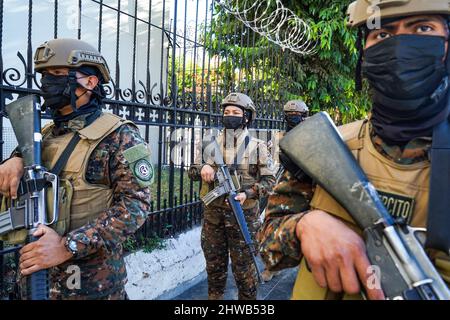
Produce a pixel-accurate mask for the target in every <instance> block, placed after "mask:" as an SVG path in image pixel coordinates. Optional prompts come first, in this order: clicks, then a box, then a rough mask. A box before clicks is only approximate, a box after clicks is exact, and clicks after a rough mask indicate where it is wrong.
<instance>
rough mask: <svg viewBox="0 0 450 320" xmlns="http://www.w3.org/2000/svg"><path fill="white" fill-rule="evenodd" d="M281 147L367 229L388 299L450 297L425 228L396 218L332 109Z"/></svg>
mask: <svg viewBox="0 0 450 320" xmlns="http://www.w3.org/2000/svg"><path fill="white" fill-rule="evenodd" d="M280 147H281V149H282V150H283V152H284V153H285V155H287V156H288V157H289V158H290V159H291V160H292V161H293V162H294V163H295V164H297V165H298V166H299V167H300V168H301V169H302V170H303V171H305V173H306V174H307V175H308V176H310V177H311V178H312V179H313V180H315V181H316V182H317V183H318V184H319V185H320V186H321V187H322V188H324V189H325V190H326V191H327V192H328V193H329V194H330V195H331V196H332V197H333V198H334V199H335V200H336V201H337V202H338V203H339V204H340V205H341V206H342V207H343V208H344V209H345V210H347V212H348V213H349V214H350V216H351V217H352V218H353V219H354V220H355V222H356V223H357V224H358V226H359V227H360V228H361V229H362V230H363V234H364V239H365V243H366V249H367V254H368V257H369V260H370V261H371V263H372V264H373V265H375V266H378V268H379V270H380V271H381V279H379V280H380V284H381V288H382V289H383V291H384V293H385V296H386V297H387V298H388V299H397V300H449V299H450V291H449V289H448V287H447V285H446V284H445V282H444V281H443V279H442V278H441V276H440V275H439V273H438V272H437V270H436V269H435V267H434V266H433V264H432V262H431V261H430V259H429V258H428V256H427V254H426V253H425V250H424V249H423V246H422V244H421V242H420V235H421V234H420V233H421V232H424V230H423V229H414V228H411V227H409V226H408V225H406V223H404V222H402V221H400V220H397V221H394V219H393V218H392V217H391V215H390V214H389V212H388V211H387V209H386V208H385V206H384V205H383V203H382V201H381V199H380V198H379V196H378V194H377V191H376V190H375V188H374V186H373V185H372V184H371V183H370V182H369V179H368V178H367V176H366V175H365V174H364V172H363V170H362V169H361V167H360V166H359V164H358V163H357V162H356V159H355V157H354V156H353V154H352V153H351V151H350V150H349V149H348V147H347V145H346V144H345V142H344V141H343V139H342V137H341V136H340V134H339V132H338V130H337V129H336V127H335V125H334V124H333V122H332V120H331V119H330V117H329V116H328V114H327V113H324V112H322V113H319V114H317V115H315V116H313V117H311V118H309V119H307V120H305V121H304V122H303V123H302V124H300V125H298V126H297V127H296V128H295V129H293V130H292V131H291V132H289V133H288V134H287V135H286V136H285V138H284V139H283V140H282V141H281V142H280Z"/></svg>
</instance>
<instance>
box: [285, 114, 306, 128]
mask: <svg viewBox="0 0 450 320" xmlns="http://www.w3.org/2000/svg"><path fill="white" fill-rule="evenodd" d="M306 117H307V116H306V114H305V113H300V114H290V115H287V114H286V115H285V116H284V119H285V120H286V127H287V128H286V131H287V132H289V131H291V130H292V129H294V128H295V127H296V126H298V125H299V124H300V123H302V122H303V121H305V119H306Z"/></svg>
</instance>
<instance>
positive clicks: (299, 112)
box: [283, 100, 309, 132]
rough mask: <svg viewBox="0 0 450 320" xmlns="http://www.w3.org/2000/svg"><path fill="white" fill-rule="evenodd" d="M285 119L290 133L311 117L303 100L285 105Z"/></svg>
mask: <svg viewBox="0 0 450 320" xmlns="http://www.w3.org/2000/svg"><path fill="white" fill-rule="evenodd" d="M283 111H284V119H285V120H286V124H287V129H286V131H288V132H289V131H290V130H292V129H293V128H295V126H297V125H299V124H300V123H302V122H303V121H304V120H305V119H306V118H307V117H308V116H309V108H308V106H307V105H306V103H305V102H304V101H303V100H291V101H289V102H287V103H286V104H285V105H284V108H283Z"/></svg>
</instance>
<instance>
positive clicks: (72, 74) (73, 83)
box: [69, 70, 79, 112]
mask: <svg viewBox="0 0 450 320" xmlns="http://www.w3.org/2000/svg"><path fill="white" fill-rule="evenodd" d="M77 87H78V81H77V73H76V71H75V70H70V71H69V88H70V105H71V106H72V111H73V112H76V111H77V100H78V98H79V97H77V95H76V93H75V90H76V89H77Z"/></svg>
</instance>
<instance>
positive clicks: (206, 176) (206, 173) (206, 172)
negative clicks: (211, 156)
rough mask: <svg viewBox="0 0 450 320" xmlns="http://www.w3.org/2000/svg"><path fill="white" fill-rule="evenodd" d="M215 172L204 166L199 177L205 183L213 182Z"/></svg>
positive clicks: (208, 166)
mask: <svg viewBox="0 0 450 320" xmlns="http://www.w3.org/2000/svg"><path fill="white" fill-rule="evenodd" d="M215 174H216V172H215V171H214V169H213V168H212V167H211V166H210V165H208V164H207V165H204V166H203V168H202V171H201V172H200V175H201V176H202V180H203V181H204V182H206V183H211V182H214V179H215Z"/></svg>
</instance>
